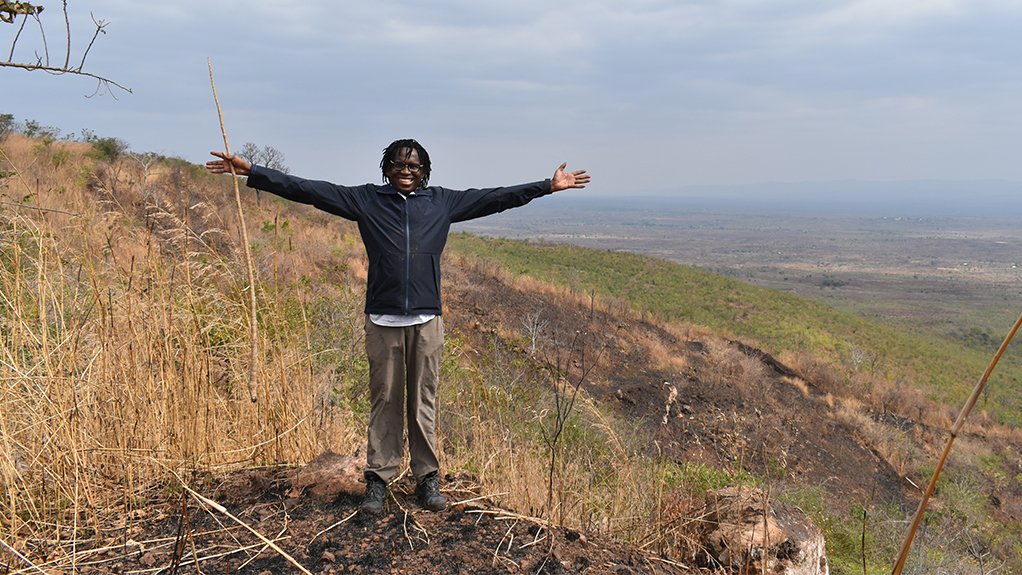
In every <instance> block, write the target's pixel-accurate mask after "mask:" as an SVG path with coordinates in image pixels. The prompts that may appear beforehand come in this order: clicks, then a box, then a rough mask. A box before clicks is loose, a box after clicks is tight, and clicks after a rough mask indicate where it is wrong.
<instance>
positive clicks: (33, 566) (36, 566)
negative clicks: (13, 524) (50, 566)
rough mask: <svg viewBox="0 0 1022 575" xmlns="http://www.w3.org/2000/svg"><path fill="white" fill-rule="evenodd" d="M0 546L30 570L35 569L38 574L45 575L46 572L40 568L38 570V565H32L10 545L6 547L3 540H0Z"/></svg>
mask: <svg viewBox="0 0 1022 575" xmlns="http://www.w3.org/2000/svg"><path fill="white" fill-rule="evenodd" d="M0 545H3V546H4V547H6V548H7V550H8V551H10V552H11V553H13V554H14V556H15V557H17V558H18V559H21V560H22V561H24V562H25V563H26V564H28V566H29V567H31V568H32V569H35V570H36V571H38V572H40V573H43V575H46V571H43V570H42V569H41V568H39V566H38V565H36V564H35V563H32V561H30V560H29V558H28V557H25V556H24V555H22V554H21V553H18V550H17V549H15V548H14V547H11V546H10V545H8V544H7V542H6V541H4V540H3V539H0Z"/></svg>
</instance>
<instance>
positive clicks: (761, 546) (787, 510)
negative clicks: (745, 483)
mask: <svg viewBox="0 0 1022 575" xmlns="http://www.w3.org/2000/svg"><path fill="white" fill-rule="evenodd" d="M704 515H705V517H706V524H705V525H706V527H705V528H704V529H703V547H704V549H706V556H705V557H704V559H705V560H706V563H707V564H708V565H712V566H720V567H724V568H726V569H728V570H729V571H731V572H734V573H771V574H784V575H828V574H829V572H830V570H829V568H828V564H827V552H826V545H825V543H824V540H823V532H822V531H821V530H820V528H819V527H817V526H816V525H815V524H814V523H813V522H812V520H811V519H810V518H809V517H807V516H806V515H805V514H804V513H802V512H801V511H799V510H797V509H795V508H793V507H791V506H788V505H784V504H780V503H777V502H774V501H770V500H768V498H767V496H766V494H764V493H763V491H762V490H760V489H756V488H753V487H727V488H724V489H717V490H713V491H710V492H709V493H708V494H707V500H706V507H705V509H704ZM764 562H766V565H765V570H764Z"/></svg>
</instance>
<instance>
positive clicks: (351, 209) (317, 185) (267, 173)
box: [206, 152, 368, 220]
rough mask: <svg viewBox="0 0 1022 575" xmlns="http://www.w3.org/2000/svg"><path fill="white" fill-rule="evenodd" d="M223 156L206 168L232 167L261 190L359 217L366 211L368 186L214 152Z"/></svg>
mask: <svg viewBox="0 0 1022 575" xmlns="http://www.w3.org/2000/svg"><path fill="white" fill-rule="evenodd" d="M210 153H211V154H213V155H214V156H216V157H218V158H220V159H219V160H210V161H209V162H206V169H207V170H209V171H210V172H212V173H214V174H229V173H231V167H232V166H233V168H234V173H235V174H237V175H239V176H248V182H247V183H246V185H247V186H248V187H250V188H255V189H257V190H264V191H267V192H270V193H271V194H274V195H277V196H280V197H282V198H285V199H288V200H291V201H293V202H299V203H302V204H309V205H313V206H315V207H317V208H319V209H321V210H323V211H326V212H330V213H331V214H335V215H338V216H341V217H342V218H347V219H349V220H358V219H359V216H360V215H361V214H362V211H363V209H362V208H363V206H364V203H365V198H366V193H367V191H368V190H367V189H366V186H357V187H347V186H338V185H336V184H331V183H330V182H324V181H319V180H306V179H305V178H299V177H297V176H291V175H288V174H285V173H283V172H279V171H277V170H274V169H271V168H267V167H265V166H259V165H253V164H252V163H251V162H248V161H246V160H245V159H244V158H241V157H239V156H237V155H234V154H232V155H230V156H228V155H227V154H224V153H223V152H210Z"/></svg>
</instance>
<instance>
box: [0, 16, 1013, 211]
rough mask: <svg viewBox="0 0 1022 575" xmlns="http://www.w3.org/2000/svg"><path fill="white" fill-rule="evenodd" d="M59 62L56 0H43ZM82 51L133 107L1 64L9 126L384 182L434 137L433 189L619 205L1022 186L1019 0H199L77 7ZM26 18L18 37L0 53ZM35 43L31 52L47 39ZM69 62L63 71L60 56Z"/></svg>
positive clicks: (9, 31) (26, 50) (88, 84)
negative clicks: (854, 186) (516, 191)
mask: <svg viewBox="0 0 1022 575" xmlns="http://www.w3.org/2000/svg"><path fill="white" fill-rule="evenodd" d="M36 3H43V4H45V5H46V6H47V11H45V12H44V13H43V17H42V18H43V21H44V23H45V24H46V29H47V39H48V41H49V44H50V48H51V52H54V51H55V50H56V49H62V47H61V44H62V40H63V24H64V23H63V18H62V16H61V14H60V7H59V3H57V2H55V1H52V0H51V1H49V2H47V1H45V0H37V2H36ZM69 11H70V13H71V17H72V33H73V35H74V37H73V44H74V53H76V54H80V53H81V49H82V48H83V47H84V45H85V44H86V43H87V41H88V39H89V35H90V32H91V30H90V27H91V22H90V17H89V13H90V12H91V13H92V14H93V15H94V16H95V17H96V18H98V19H101V20H105V21H107V22H108V26H107V28H106V31H107V33H106V34H105V35H102V36H101V37H99V38H98V39H97V41H96V44H95V46H94V47H93V48H92V52H91V53H90V55H89V59H88V61H87V62H86V69H87V70H88V71H91V72H93V73H96V74H101V75H104V76H108V77H109V78H111V79H113V80H116V81H117V82H119V83H121V84H123V85H125V86H128V87H130V88H131V89H132V91H133V93H132V94H127V93H119V92H116V91H115V93H114V95H115V96H116V99H114V98H113V97H111V96H110V95H97V96H95V97H92V98H86V97H84V96H85V95H87V94H90V93H91V92H92V91H93V89H94V87H95V83H94V82H93V81H91V80H89V79H86V78H80V77H71V76H65V77H56V76H52V75H47V74H44V73H41V72H25V71H22V70H16V69H11V68H0V86H2V88H3V89H2V92H0V93H2V94H3V98H2V100H0V113H4V112H6V113H11V114H14V115H15V116H16V118H17V119H19V120H25V119H34V120H36V121H38V122H39V123H41V124H44V125H51V126H55V127H58V128H60V129H61V130H62V131H63V132H64V133H68V132H80V130H81V129H82V128H88V129H91V130H93V131H94V132H95V133H97V134H98V135H101V136H116V137H119V138H121V139H124V140H125V141H127V142H128V143H129V144H130V145H131V148H132V149H133V150H135V151H154V152H160V153H164V154H167V155H174V156H180V157H183V158H185V159H187V160H190V161H194V162H204V161H205V157H206V155H207V152H208V151H209V150H210V149H222V147H223V142H222V139H221V136H220V129H219V124H218V122H217V118H216V109H215V106H214V103H213V98H212V93H211V90H210V85H209V75H208V69H207V66H206V59H207V57H208V58H212V61H213V66H214V72H215V75H216V83H217V90H218V93H219V96H220V102H221V105H222V106H223V109H224V116H225V121H226V124H227V130H228V134H229V136H230V138H231V145H232V148H235V149H238V148H240V147H241V145H242V144H243V143H245V142H255V143H257V144H259V145H272V146H274V147H276V148H277V149H279V150H280V151H282V152H283V153H284V155H285V158H286V163H287V164H288V165H289V166H290V168H291V171H292V172H293V173H296V174H298V175H302V176H306V177H312V178H317V179H327V180H332V181H335V182H338V183H346V184H358V183H364V182H367V181H379V170H378V164H379V157H380V152H381V150H382V149H383V148H384V147H385V146H386V145H387V144H388V143H389V142H390V141H391V140H394V139H397V138H404V137H413V138H416V139H418V140H419V141H420V142H422V143H423V144H424V145H425V146H426V148H427V149H428V150H429V152H430V155H431V156H432V159H433V164H434V167H433V176H432V179H431V183H434V184H438V185H445V186H449V187H469V186H489V185H499V184H510V183H516V182H520V181H528V180H534V179H541V178H545V177H549V175H550V173H552V171H553V169H554V168H555V167H556V165H557V164H558V163H559V162H561V161H567V162H568V163H569V168H582V167H584V168H588V169H589V170H590V172H591V173H592V174H593V176H594V183H593V184H592V186H591V192H590V193H594V194H601V195H627V194H648V193H659V192H673V191H676V190H678V189H680V188H682V187H683V186H686V185H694V184H733V183H755V182H768V181H773V182H777V181H780V182H787V181H803V182H804V181H831V180H845V179H855V180H905V179H954V180H959V179H1008V180H1022V161H1020V160H1019V154H1020V151H1022V146H1020V145H1019V140H1020V135H1022V58H1020V56H1022V50H1020V47H1022V42H1020V41H1019V30H1022V2H1019V1H1015V0H1012V1H1008V0H773V1H758V0H719V1H714V0H565V1H558V0H514V1H505V2H496V1H491V0H432V1H425V0H421V1H412V0H374V1H371V2H370V1H353V0H348V1H326V0H272V1H266V0H249V1H246V2H223V3H212V4H211V3H208V2H199V1H197V0H175V1H174V2H139V1H138V0H95V1H84V0H81V1H77V0H71V1H70V2H69ZM14 30H15V27H13V26H11V25H9V24H2V23H0V48H2V50H3V52H4V54H3V55H0V58H5V57H6V52H7V51H8V50H9V48H7V46H9V44H10V40H11V38H12V35H13V31H14ZM29 31H31V29H26V31H25V32H24V33H23V38H22V39H21V40H20V41H19V46H18V50H17V52H16V53H15V60H26V59H31V53H32V51H33V50H35V49H36V47H35V44H33V43H32V42H31V41H30V40H31V39H32V36H31V35H29V34H28V33H29ZM60 59H61V60H62V57H61V58H60Z"/></svg>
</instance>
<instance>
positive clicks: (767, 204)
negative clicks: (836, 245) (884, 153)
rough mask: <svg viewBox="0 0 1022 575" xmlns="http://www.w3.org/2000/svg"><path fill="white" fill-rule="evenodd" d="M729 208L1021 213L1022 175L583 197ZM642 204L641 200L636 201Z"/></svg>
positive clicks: (710, 188) (633, 204) (708, 188)
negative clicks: (1020, 177)
mask: <svg viewBox="0 0 1022 575" xmlns="http://www.w3.org/2000/svg"><path fill="white" fill-rule="evenodd" d="M622 200H624V201H626V202H627V206H629V207H631V208H643V209H649V208H651V207H655V206H657V205H658V204H659V205H661V206H663V207H671V208H687V209H700V210H715V211H716V210H724V211H727V212H731V213H734V212H744V211H754V212H758V213H762V212H764V211H767V212H769V211H775V210H776V211H782V212H788V213H790V212H808V213H826V214H832V213H840V214H848V215H853V214H858V215H899V216H910V217H911V216H980V217H982V216H1004V217H1018V216H1022V181H1007V180H968V181H947V180H905V181H886V182H873V181H855V180H848V181H828V182H767V183H758V184H737V185H696V186H686V187H683V188H681V189H679V190H678V191H677V192H675V193H673V194H672V193H669V192H661V193H656V192H652V193H648V194H647V193H643V192H642V191H639V190H636V191H635V192H634V193H631V194H628V195H627V196H626V197H625V196H622V197H616V198H611V197H607V196H601V197H595V196H593V197H590V198H587V199H586V203H590V202H592V203H594V204H595V203H600V204H602V203H607V204H608V207H610V206H613V205H620V204H621V203H622ZM640 204H641V205H640Z"/></svg>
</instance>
